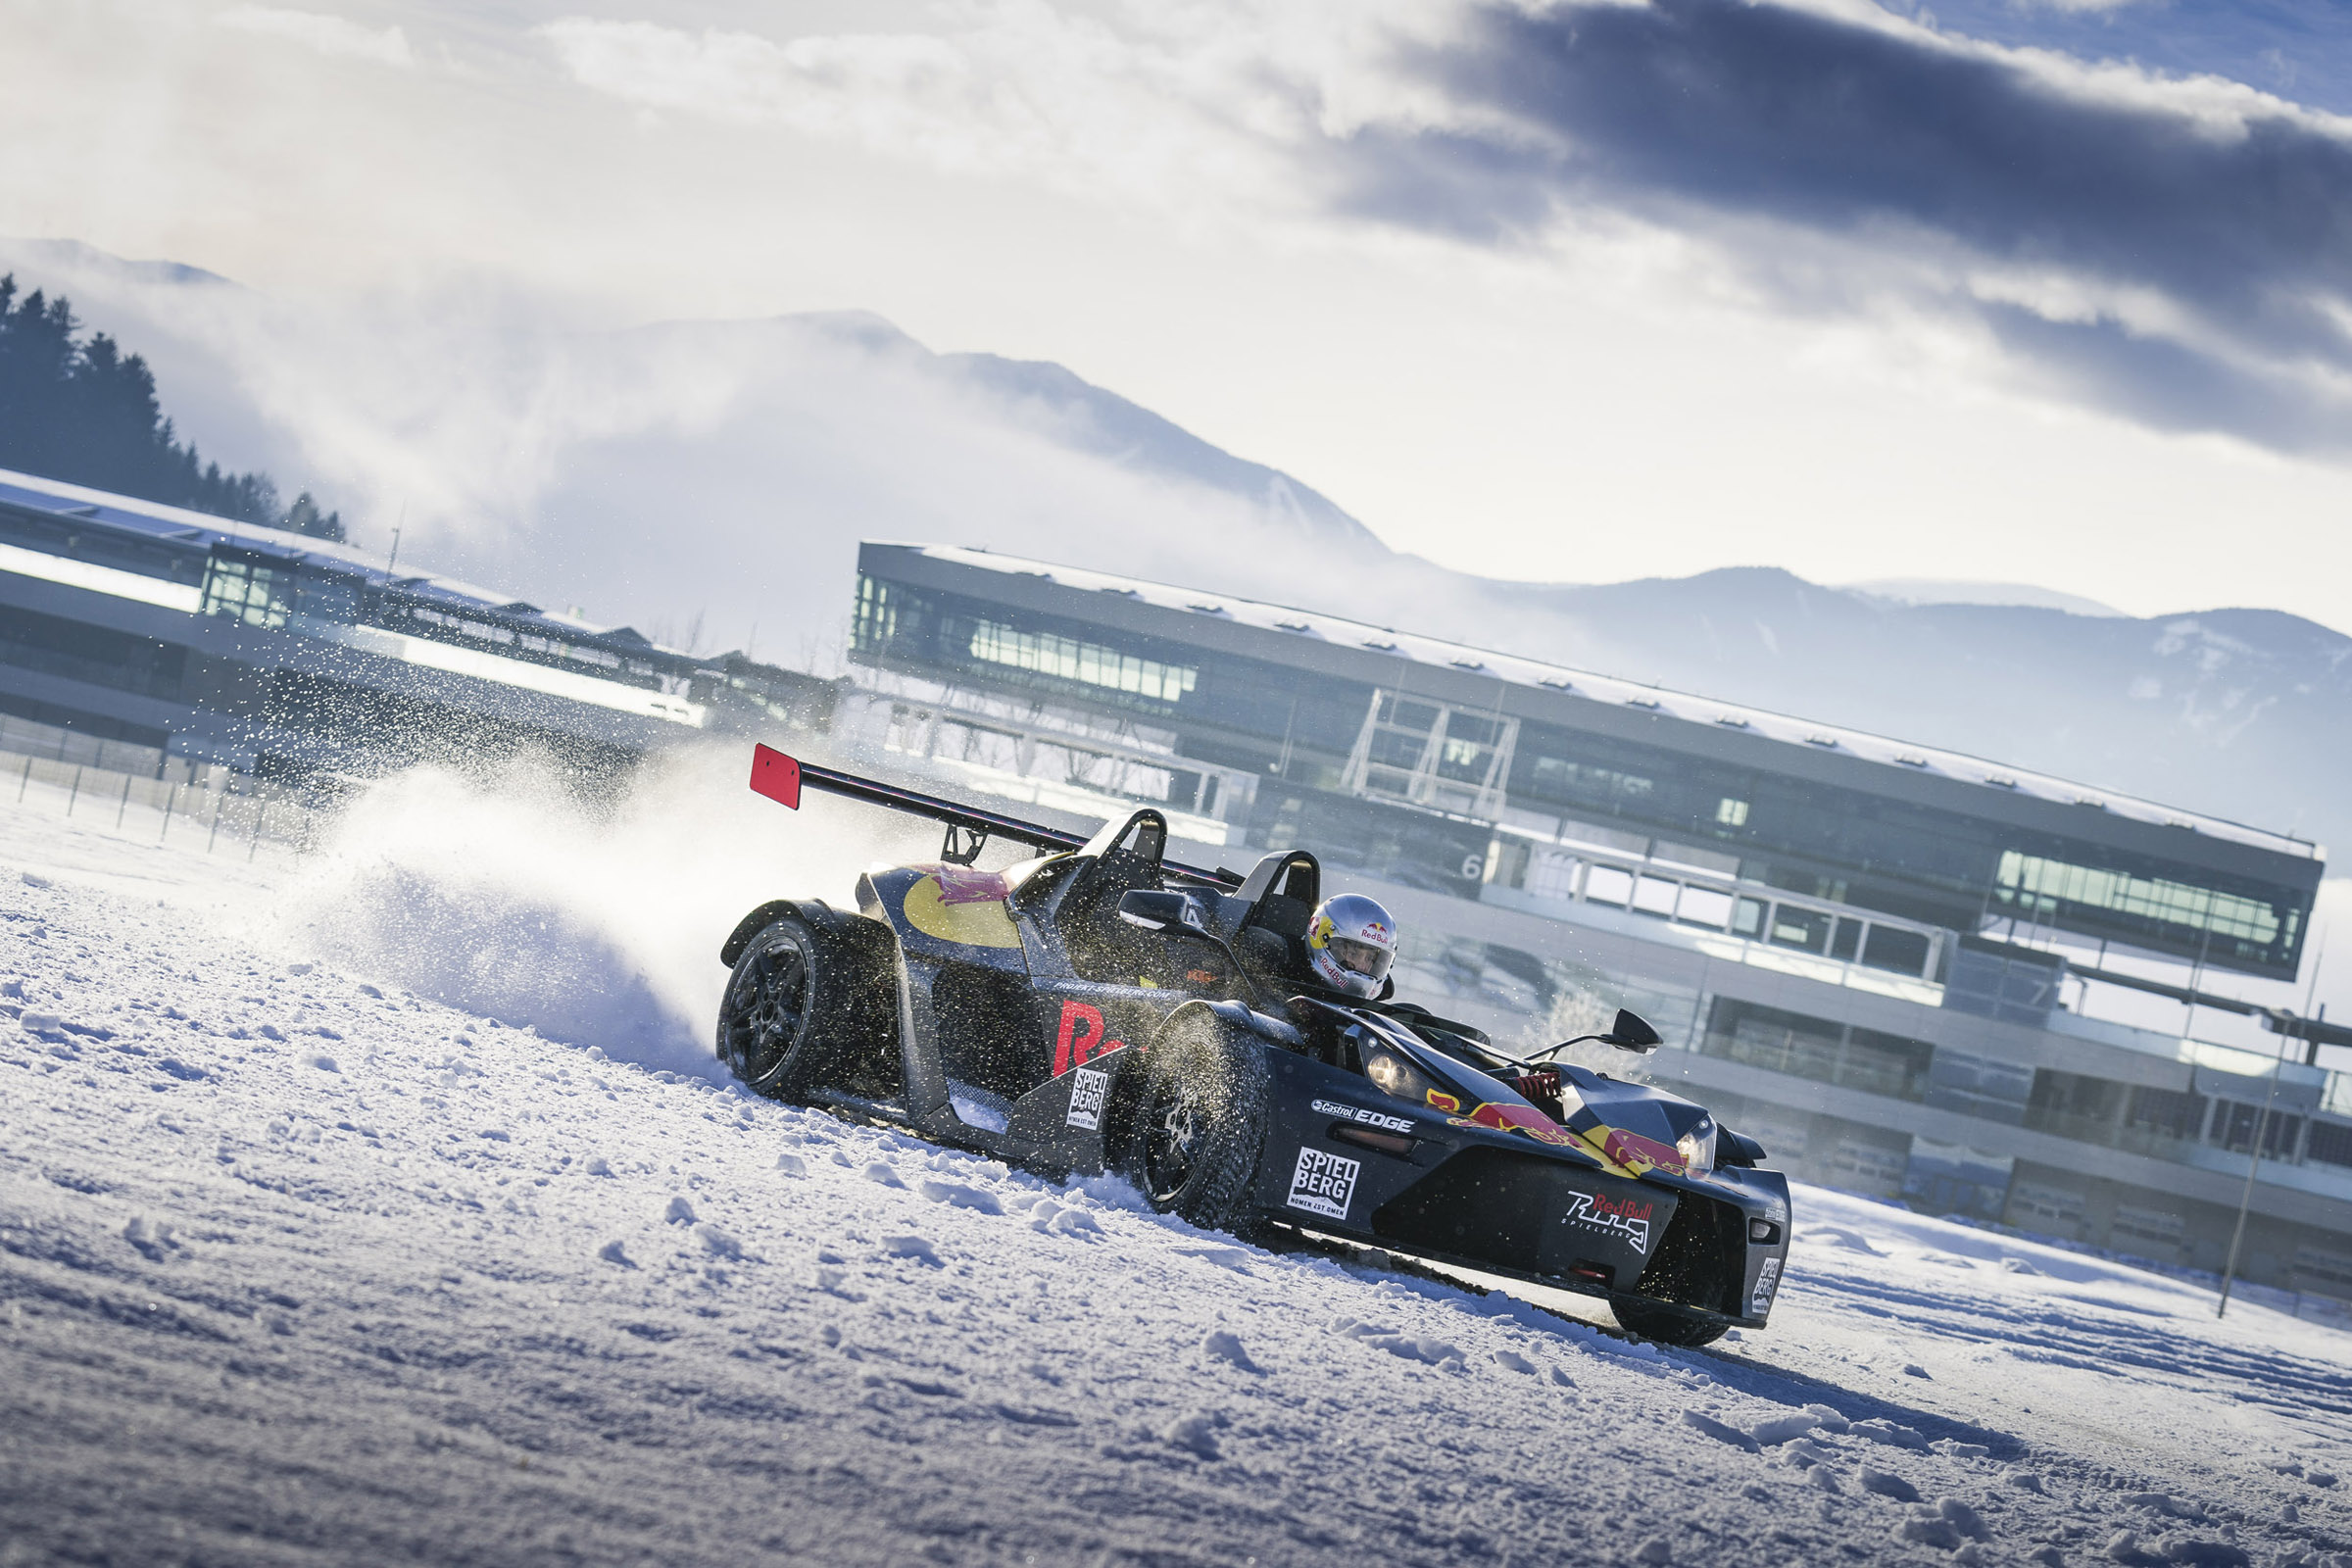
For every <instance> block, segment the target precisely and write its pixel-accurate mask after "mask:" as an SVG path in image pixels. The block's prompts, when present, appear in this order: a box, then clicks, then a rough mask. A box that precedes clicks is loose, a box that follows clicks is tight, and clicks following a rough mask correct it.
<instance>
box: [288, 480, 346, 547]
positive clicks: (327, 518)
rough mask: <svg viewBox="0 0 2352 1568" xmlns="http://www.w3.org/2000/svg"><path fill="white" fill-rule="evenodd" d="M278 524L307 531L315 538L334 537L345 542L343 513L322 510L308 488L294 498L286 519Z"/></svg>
mask: <svg viewBox="0 0 2352 1568" xmlns="http://www.w3.org/2000/svg"><path fill="white" fill-rule="evenodd" d="M278 526H279V527H281V528H291V529H292V530H293V531H294V532H296V533H307V534H309V535H310V536H311V537H312V538H314V539H332V540H333V541H334V542H335V543H336V544H341V543H342V542H343V514H341V513H340V512H320V511H319V503H317V502H316V501H313V500H312V499H311V493H310V492H309V491H308V490H305V491H304V492H303V493H302V494H300V495H298V496H296V497H295V498H294V504H293V505H292V506H290V507H288V508H287V509H286V520H285V521H284V522H281V523H279V524H278Z"/></svg>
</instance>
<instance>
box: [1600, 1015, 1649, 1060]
mask: <svg viewBox="0 0 2352 1568" xmlns="http://www.w3.org/2000/svg"><path fill="white" fill-rule="evenodd" d="M1600 1039H1601V1044H1603V1045H1609V1046H1615V1047H1616V1048H1617V1049H1618V1050H1620V1051H1655V1050H1657V1049H1658V1047H1659V1046H1661V1045H1663V1044H1664V1043H1665V1042H1664V1041H1662V1040H1660V1039H1659V1037H1658V1032H1657V1031H1656V1030H1655V1029H1652V1028H1651V1027H1650V1026H1649V1020H1648V1019H1646V1018H1644V1017H1642V1015H1641V1014H1640V1013H1638V1012H1635V1011H1633V1010H1632V1009H1630V1008H1627V1007H1619V1008H1618V1009H1617V1021H1616V1022H1615V1023H1613V1024H1611V1025H1609V1032H1608V1033H1607V1034H1605V1035H1602V1036H1601V1037H1600Z"/></svg>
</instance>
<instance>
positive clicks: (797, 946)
mask: <svg viewBox="0 0 2352 1568" xmlns="http://www.w3.org/2000/svg"><path fill="white" fill-rule="evenodd" d="M799 925H800V922H799V921H797V920H796V921H789V922H787V921H784V920H778V921H776V922H775V923H774V924H773V925H770V926H769V927H767V929H765V930H764V931H761V932H760V934H759V935H758V936H757V937H754V938H753V939H752V942H751V945H750V946H749V947H748V948H746V949H745V950H744V953H743V956H742V957H741V958H739V959H737V960H736V964H735V973H734V974H733V975H732V976H731V977H730V978H729V979H728V981H727V996H726V1001H725V1003H724V1004H723V1005H721V1006H720V1008H719V1014H718V1027H719V1053H720V1054H721V1055H722V1056H723V1057H724V1058H725V1060H726V1063H727V1067H728V1070H729V1071H731V1072H733V1073H734V1074H735V1076H736V1077H738V1078H740V1079H742V1080H743V1081H744V1083H745V1084H747V1085H749V1086H750V1087H751V1088H753V1089H757V1090H761V1091H765V1090H767V1089H769V1088H770V1087H771V1086H773V1085H774V1083H775V1081H776V1079H777V1077H778V1076H779V1075H780V1073H781V1072H782V1070H783V1069H784V1067H785V1066H786V1064H787V1063H789V1062H790V1061H791V1060H792V1054H793V1048H794V1047H795V1046H797V1045H799V1044H800V1043H801V1040H802V1037H803V1036H804V1035H805V1034H806V1033H807V1031H808V1027H809V994H810V992H811V991H812V990H813V989H814V988H813V987H812V985H811V984H810V980H811V978H812V976H811V974H810V970H811V968H812V967H813V964H812V962H811V959H812V956H813V955H812V954H811V953H810V951H809V950H810V946H811V944H810V943H809V941H808V940H807V939H808V937H809V932H808V930H807V928H806V927H802V928H801V929H799V930H795V929H794V927H795V926H799Z"/></svg>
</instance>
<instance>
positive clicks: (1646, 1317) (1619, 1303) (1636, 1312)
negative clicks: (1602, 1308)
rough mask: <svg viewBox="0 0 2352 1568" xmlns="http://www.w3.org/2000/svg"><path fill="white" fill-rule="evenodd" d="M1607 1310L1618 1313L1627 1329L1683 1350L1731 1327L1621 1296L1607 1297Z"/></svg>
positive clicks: (1718, 1336)
mask: <svg viewBox="0 0 2352 1568" xmlns="http://www.w3.org/2000/svg"><path fill="white" fill-rule="evenodd" d="M1609 1310H1610V1311H1611V1312H1614V1313H1615V1314H1617V1324H1618V1326H1619V1327H1620V1328H1622V1329H1624V1330H1625V1332H1626V1333H1628V1334H1635V1335H1639V1336H1641V1337H1642V1339H1645V1340H1655V1341H1657V1342H1658V1343H1659V1344H1660V1345H1676V1346H1680V1347H1682V1348H1684V1349H1686V1350H1695V1349H1697V1348H1699V1347H1700V1346H1702V1345H1712V1344H1714V1343H1715V1342H1716V1341H1717V1340H1720V1339H1722V1338H1723V1335H1724V1331H1725V1330H1726V1329H1728V1328H1730V1327H1731V1325H1730V1324H1728V1323H1708V1322H1703V1321H1701V1320H1700V1319H1698V1318H1694V1317H1685V1316H1684V1315H1683V1314H1682V1313H1680V1312H1675V1311H1670V1310H1668V1309H1667V1308H1665V1307H1662V1306H1655V1305H1652V1304H1651V1303H1650V1302H1647V1301H1640V1300H1634V1299H1629V1298H1626V1297H1622V1296H1612V1297H1610V1298H1609Z"/></svg>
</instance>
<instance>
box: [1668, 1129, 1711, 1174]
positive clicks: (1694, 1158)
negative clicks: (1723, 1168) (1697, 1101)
mask: <svg viewBox="0 0 2352 1568" xmlns="http://www.w3.org/2000/svg"><path fill="white" fill-rule="evenodd" d="M1674 1152H1676V1153H1678V1154H1680V1155H1682V1156H1683V1165H1684V1167H1685V1168H1686V1169H1688V1170H1689V1171H1690V1172H1691V1175H1693V1176H1704V1175H1706V1174H1707V1173H1708V1172H1710V1171H1712V1170H1713V1169H1714V1168H1715V1123H1714V1122H1713V1121H1712V1120H1707V1121H1702V1122H1700V1123H1699V1124H1698V1125H1697V1126H1695V1127H1693V1128H1691V1130H1690V1131H1689V1132H1687V1133H1685V1134H1683V1136H1682V1137H1680V1138H1677V1139H1676V1140H1675V1141H1674Z"/></svg>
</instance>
